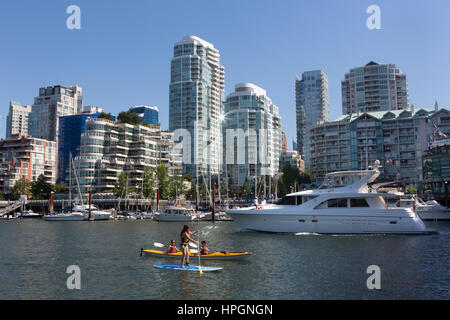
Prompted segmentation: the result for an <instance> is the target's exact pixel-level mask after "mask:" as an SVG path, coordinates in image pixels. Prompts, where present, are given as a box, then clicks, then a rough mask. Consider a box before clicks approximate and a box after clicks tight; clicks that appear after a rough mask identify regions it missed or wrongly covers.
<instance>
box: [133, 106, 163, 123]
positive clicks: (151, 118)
mask: <svg viewBox="0 0 450 320" xmlns="http://www.w3.org/2000/svg"><path fill="white" fill-rule="evenodd" d="M129 111H131V112H134V113H137V114H138V116H139V118H140V119H141V121H142V122H145V123H147V124H153V125H156V124H158V123H159V110H158V107H155V106H144V105H139V106H133V107H131V108H130V110H129Z"/></svg>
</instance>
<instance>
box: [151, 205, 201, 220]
mask: <svg viewBox="0 0 450 320" xmlns="http://www.w3.org/2000/svg"><path fill="white" fill-rule="evenodd" d="M203 216H204V215H203V214H201V213H197V212H196V211H195V209H193V208H188V207H186V206H181V205H175V206H167V207H166V210H164V211H163V212H161V213H155V215H154V218H153V219H154V220H156V221H178V222H182V221H184V222H190V221H196V220H198V219H202V218H203Z"/></svg>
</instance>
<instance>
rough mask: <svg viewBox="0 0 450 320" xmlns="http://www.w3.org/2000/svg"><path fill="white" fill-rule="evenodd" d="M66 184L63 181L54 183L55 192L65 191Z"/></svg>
mask: <svg viewBox="0 0 450 320" xmlns="http://www.w3.org/2000/svg"><path fill="white" fill-rule="evenodd" d="M66 189H67V185H66V184H65V183H64V182H60V183H57V184H55V193H66Z"/></svg>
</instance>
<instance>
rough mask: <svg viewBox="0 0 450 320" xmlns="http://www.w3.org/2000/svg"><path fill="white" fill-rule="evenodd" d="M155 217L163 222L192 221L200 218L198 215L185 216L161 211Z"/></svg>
mask: <svg viewBox="0 0 450 320" xmlns="http://www.w3.org/2000/svg"><path fill="white" fill-rule="evenodd" d="M153 219H154V220H156V221H161V222H191V221H195V220H198V217H196V216H183V215H179V214H164V213H159V214H155V216H154V218H153ZM200 219H201V218H200Z"/></svg>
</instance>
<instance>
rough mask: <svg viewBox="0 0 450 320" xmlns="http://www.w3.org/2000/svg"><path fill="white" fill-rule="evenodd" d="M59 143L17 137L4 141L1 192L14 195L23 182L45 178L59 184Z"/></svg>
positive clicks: (0, 147)
mask: <svg viewBox="0 0 450 320" xmlns="http://www.w3.org/2000/svg"><path fill="white" fill-rule="evenodd" d="M56 154H57V148H56V142H53V141H47V140H44V139H38V138H34V137H31V136H27V135H22V134H15V135H12V136H10V137H8V138H6V139H1V141H0V191H1V192H2V193H3V194H9V193H11V189H12V187H13V186H14V184H15V183H16V182H17V181H18V180H19V179H22V178H24V179H28V180H29V181H30V182H32V181H36V180H37V178H38V177H39V176H40V175H41V174H42V175H43V176H44V178H45V181H46V182H47V183H50V184H55V182H56Z"/></svg>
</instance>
